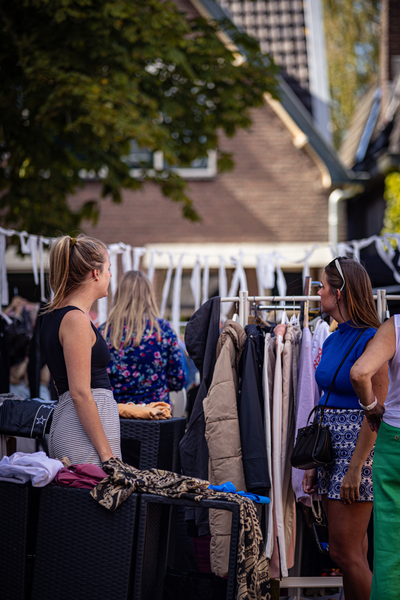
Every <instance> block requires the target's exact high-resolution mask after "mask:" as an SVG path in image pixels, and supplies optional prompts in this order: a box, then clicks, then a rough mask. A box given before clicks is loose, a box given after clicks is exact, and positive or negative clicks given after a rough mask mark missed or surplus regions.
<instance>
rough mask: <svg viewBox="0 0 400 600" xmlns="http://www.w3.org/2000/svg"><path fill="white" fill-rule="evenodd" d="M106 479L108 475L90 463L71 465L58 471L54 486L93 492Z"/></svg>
mask: <svg viewBox="0 0 400 600" xmlns="http://www.w3.org/2000/svg"><path fill="white" fill-rule="evenodd" d="M106 477H107V474H106V473H105V472H104V471H103V469H101V468H100V467H98V466H97V465H91V464H88V463H84V464H78V465H70V466H69V467H63V468H62V469H60V471H58V473H57V475H56V476H55V478H54V481H53V483H52V485H59V486H61V487H74V488H85V489H88V490H91V489H92V488H94V487H95V486H96V485H97V484H98V483H100V481H102V480H103V479H105V478H106Z"/></svg>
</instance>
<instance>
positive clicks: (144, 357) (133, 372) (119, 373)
mask: <svg viewBox="0 0 400 600" xmlns="http://www.w3.org/2000/svg"><path fill="white" fill-rule="evenodd" d="M158 323H159V325H160V333H161V339H160V338H159V336H158V335H157V332H156V331H153V333H151V334H150V324H149V322H148V323H147V324H146V329H145V332H144V334H143V338H142V341H141V343H140V344H139V346H136V347H134V346H133V344H134V341H135V340H134V337H133V338H132V342H131V343H130V344H129V345H128V346H126V347H125V348H123V347H122V346H123V343H124V341H125V333H126V330H125V328H124V334H123V337H122V341H121V344H120V347H119V350H116V349H115V348H113V347H112V346H111V344H110V332H108V334H107V339H106V341H107V345H108V347H109V349H110V354H111V361H110V363H109V365H108V367H107V372H108V376H109V378H110V382H111V387H112V390H113V393H114V398H115V400H116V401H117V402H122V403H126V402H134V403H135V404H139V403H144V404H149V403H150V402H160V401H162V402H168V403H169V391H170V390H171V391H172V390H175V391H178V390H180V389H182V388H183V387H184V385H185V383H186V381H185V379H186V377H185V372H184V369H183V363H182V361H183V360H184V358H183V355H182V352H181V350H180V348H179V343H178V339H177V337H176V334H175V332H174V330H173V329H172V328H171V326H170V325H169V323H168V322H167V321H164V319H158ZM104 326H105V324H103V325H101V326H100V327H99V331H100V332H101V333H102V334H103V332H104Z"/></svg>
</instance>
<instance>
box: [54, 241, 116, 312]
mask: <svg viewBox="0 0 400 600" xmlns="http://www.w3.org/2000/svg"><path fill="white" fill-rule="evenodd" d="M104 250H107V247H106V246H105V244H103V242H100V240H97V239H96V238H92V237H88V236H86V235H83V234H80V235H79V236H78V237H76V238H72V237H70V236H69V235H63V236H61V237H59V238H57V239H56V240H55V241H54V243H53V245H52V247H51V250H50V273H49V280H50V287H51V289H52V290H53V292H54V298H53V300H52V302H50V303H49V304H48V305H47V307H46V308H45V311H44V312H49V311H51V310H54V309H56V308H58V307H59V305H60V304H61V303H62V302H63V300H64V299H65V298H66V296H68V294H70V293H71V292H73V291H75V290H76V289H78V288H79V287H80V286H81V285H84V284H85V283H87V281H88V275H89V273H90V271H93V270H94V269H99V270H100V271H103V268H104V263H105V257H104Z"/></svg>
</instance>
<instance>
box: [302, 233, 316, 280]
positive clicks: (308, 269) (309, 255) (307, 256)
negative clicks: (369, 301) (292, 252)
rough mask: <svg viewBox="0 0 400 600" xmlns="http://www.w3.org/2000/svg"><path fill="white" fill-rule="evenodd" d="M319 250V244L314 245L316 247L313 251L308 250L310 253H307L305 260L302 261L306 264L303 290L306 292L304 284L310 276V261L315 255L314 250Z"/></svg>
mask: <svg viewBox="0 0 400 600" xmlns="http://www.w3.org/2000/svg"><path fill="white" fill-rule="evenodd" d="M317 248H318V244H314V246H313V247H312V248H311V250H308V252H306V254H305V256H304V258H303V259H302V262H304V267H303V290H304V284H305V282H306V277H309V276H310V264H309V260H310V258H311V255H312V254H313V252H314V250H316V249H317Z"/></svg>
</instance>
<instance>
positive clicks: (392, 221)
mask: <svg viewBox="0 0 400 600" xmlns="http://www.w3.org/2000/svg"><path fill="white" fill-rule="evenodd" d="M384 198H385V200H386V209H385V216H384V219H383V224H384V227H383V229H382V233H400V173H399V172H398V171H394V172H392V173H389V175H387V176H386V179H385V192H384Z"/></svg>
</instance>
